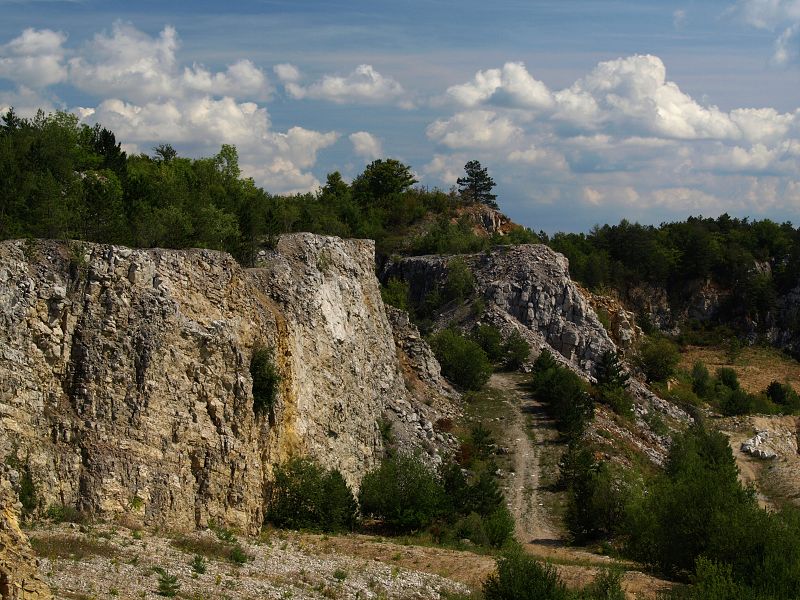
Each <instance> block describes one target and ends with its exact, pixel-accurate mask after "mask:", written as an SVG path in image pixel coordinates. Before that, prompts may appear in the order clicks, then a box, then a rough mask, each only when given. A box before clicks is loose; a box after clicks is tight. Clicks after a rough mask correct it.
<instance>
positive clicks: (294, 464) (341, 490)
mask: <svg viewBox="0 0 800 600" xmlns="http://www.w3.org/2000/svg"><path fill="white" fill-rule="evenodd" d="M357 511H358V506H357V505H356V502H355V499H354V498H353V493H352V492H351V491H350V488H349V487H348V485H347V483H346V482H345V480H344V478H343V477H342V474H341V473H339V471H337V470H332V471H327V470H325V469H323V468H322V467H320V466H319V465H317V464H315V463H314V462H312V461H310V460H308V459H303V458H294V459H291V460H289V461H288V462H287V463H285V464H283V465H279V466H277V467H276V468H275V480H274V482H273V484H272V487H271V489H270V494H269V501H268V509H267V520H268V521H270V522H272V523H274V524H275V525H277V526H279V527H288V528H291V529H300V528H309V529H321V530H323V531H340V530H342V529H352V528H353V526H354V525H355V523H356V515H357Z"/></svg>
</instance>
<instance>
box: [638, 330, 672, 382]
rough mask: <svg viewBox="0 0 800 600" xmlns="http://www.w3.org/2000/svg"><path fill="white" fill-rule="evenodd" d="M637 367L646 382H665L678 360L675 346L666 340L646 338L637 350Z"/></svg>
mask: <svg viewBox="0 0 800 600" xmlns="http://www.w3.org/2000/svg"><path fill="white" fill-rule="evenodd" d="M638 360H639V366H640V367H641V369H642V371H644V374H645V376H646V377H647V380H648V381H666V380H667V379H669V378H670V377H671V376H672V374H673V373H674V372H675V367H676V366H677V365H678V361H679V360H680V354H679V353H678V348H677V346H676V345H675V344H674V343H672V342H671V341H669V340H668V339H666V338H662V337H658V338H648V339H647V340H645V341H644V342H643V343H642V345H641V346H640V348H639V357H638Z"/></svg>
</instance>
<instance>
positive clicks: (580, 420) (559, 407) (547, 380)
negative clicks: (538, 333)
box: [533, 350, 594, 439]
mask: <svg viewBox="0 0 800 600" xmlns="http://www.w3.org/2000/svg"><path fill="white" fill-rule="evenodd" d="M586 388H587V384H586V383H585V382H584V381H583V380H582V379H581V378H580V377H578V376H577V375H576V374H575V373H573V372H572V371H570V370H569V369H568V368H566V367H562V366H561V365H559V364H558V363H556V361H555V359H554V358H553V357H552V355H551V354H550V353H549V352H548V351H547V350H543V351H542V353H541V354H540V355H539V357H538V358H537V359H536V362H534V365H533V390H534V393H535V394H536V396H537V397H538V398H539V399H540V400H542V401H543V402H546V403H547V405H548V408H549V411H550V413H551V415H552V416H553V418H555V420H556V423H557V425H558V429H559V431H561V432H562V433H564V435H565V436H566V437H567V438H568V439H575V438H578V437H580V436H581V435H583V432H584V430H585V429H586V426H587V424H588V423H589V421H590V420H591V419H592V417H593V416H594V403H593V401H592V398H591V396H590V395H589V394H588V392H587V389H586Z"/></svg>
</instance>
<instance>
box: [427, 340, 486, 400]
mask: <svg viewBox="0 0 800 600" xmlns="http://www.w3.org/2000/svg"><path fill="white" fill-rule="evenodd" d="M430 345H431V348H432V349H433V352H434V354H436V358H437V360H438V361H439V364H441V366H442V373H443V374H444V376H445V377H447V378H448V379H449V380H450V381H452V382H453V383H455V384H456V385H458V386H461V387H463V388H465V389H468V390H479V389H481V387H483V385H484V384H485V383H486V382H487V381H488V380H489V377H490V375H491V374H492V366H491V364H490V363H489V358H488V357H487V356H486V353H485V352H484V351H483V349H482V348H481V347H480V346H479V345H478V344H476V343H475V342H473V341H472V340H470V339H467V338H465V337H464V336H462V335H460V334H459V333H458V332H457V331H455V330H453V329H443V330H442V331H440V332H439V333H437V334H436V335H434V336H433V337H432V338H431V339H430Z"/></svg>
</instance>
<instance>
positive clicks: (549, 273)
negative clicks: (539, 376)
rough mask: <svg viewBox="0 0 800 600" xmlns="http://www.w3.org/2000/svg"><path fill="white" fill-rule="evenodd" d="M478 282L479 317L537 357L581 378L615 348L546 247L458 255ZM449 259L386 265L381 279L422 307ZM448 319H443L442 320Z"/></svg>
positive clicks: (564, 265) (558, 257)
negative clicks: (393, 281)
mask: <svg viewBox="0 0 800 600" xmlns="http://www.w3.org/2000/svg"><path fill="white" fill-rule="evenodd" d="M458 259H460V260H463V261H464V262H465V263H466V264H467V265H468V267H469V268H470V270H471V272H472V274H473V275H474V277H475V281H476V290H475V293H476V295H477V296H478V297H479V298H481V299H482V300H483V302H484V310H483V311H480V312H481V314H479V315H477V317H478V318H479V319H485V320H487V321H490V322H492V324H494V325H496V326H498V327H499V328H500V329H501V330H505V329H508V328H510V327H515V328H517V329H518V330H519V331H520V333H521V334H523V336H524V337H525V338H526V339H527V340H528V341H529V343H531V346H532V348H533V349H534V351H535V353H536V354H538V352H539V351H540V350H541V349H542V348H545V347H549V348H552V349H554V350H555V351H556V352H558V353H559V354H560V355H561V356H562V357H563V358H564V359H565V360H566V361H568V362H569V363H570V364H572V365H573V366H575V367H577V368H578V369H580V370H581V371H583V372H584V373H588V374H590V373H592V371H593V369H594V363H595V362H596V361H597V359H598V358H599V357H600V356H601V355H602V354H603V352H605V351H614V350H616V346H615V345H614V342H613V341H612V340H611V338H610V337H609V335H608V333H607V332H606V330H605V328H604V327H603V325H602V324H601V323H600V321H599V320H598V318H597V315H596V314H595V312H594V310H592V308H591V306H590V304H589V303H588V301H587V300H586V298H585V297H584V296H583V294H581V291H580V290H579V288H578V287H577V286H576V285H575V284H574V283H573V282H572V280H571V279H570V277H569V263H568V261H567V259H566V258H565V257H564V256H563V255H562V254H559V253H557V252H554V251H553V250H551V249H550V248H548V247H547V246H544V245H538V244H533V245H521V246H510V247H505V246H500V247H497V248H495V249H493V250H492V251H491V252H486V253H481V254H470V255H462V256H459V257H458ZM452 260H454V258H453V257H447V256H415V257H410V258H404V259H402V260H400V261H398V262H396V263H392V264H390V265H388V267H387V269H386V270H385V272H384V274H383V276H384V277H385V278H387V279H388V278H389V277H392V276H395V277H400V278H402V279H404V280H406V281H407V282H408V283H409V290H410V294H411V297H412V301H413V302H415V303H422V302H423V301H424V299H425V297H426V296H427V295H428V294H430V293H431V292H433V291H434V290H435V289H436V288H437V287H442V286H444V284H445V282H446V280H447V273H448V268H449V264H450V262H451V261H452ZM447 317H448V316H447V315H446V317H445V319H446V318H447Z"/></svg>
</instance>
